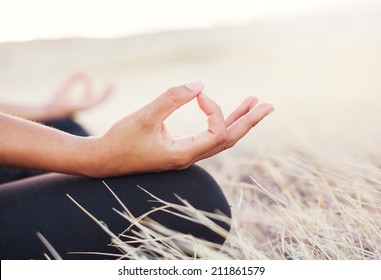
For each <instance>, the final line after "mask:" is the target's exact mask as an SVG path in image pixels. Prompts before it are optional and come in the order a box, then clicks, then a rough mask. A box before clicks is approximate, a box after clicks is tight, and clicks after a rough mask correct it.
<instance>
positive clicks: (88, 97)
mask: <svg viewBox="0 0 381 280" xmlns="http://www.w3.org/2000/svg"><path fill="white" fill-rule="evenodd" d="M75 86H81V87H82V89H83V92H82V94H81V96H79V99H73V98H72V97H73V96H72V89H73V87H75ZM112 93H113V87H112V86H111V85H109V86H107V87H106V88H105V89H104V90H103V91H102V92H101V93H100V94H96V93H94V90H93V85H92V83H91V80H90V79H89V77H88V76H87V75H86V74H84V73H77V74H75V75H73V76H72V77H70V78H69V79H68V80H67V81H66V82H65V83H64V84H63V85H62V86H61V87H60V88H59V89H58V90H57V91H56V92H55V94H53V96H52V98H51V99H49V100H48V101H47V102H46V103H44V104H42V105H37V106H30V105H25V106H24V105H20V104H10V103H0V111H1V112H4V113H8V114H12V115H14V116H18V117H21V118H24V119H28V120H34V121H47V120H51V119H58V118H63V117H68V116H73V115H74V114H75V113H76V112H78V111H83V110H87V109H89V108H92V107H94V106H96V105H98V104H101V103H102V102H104V101H105V100H107V99H108V98H109V97H110V96H111V95H112Z"/></svg>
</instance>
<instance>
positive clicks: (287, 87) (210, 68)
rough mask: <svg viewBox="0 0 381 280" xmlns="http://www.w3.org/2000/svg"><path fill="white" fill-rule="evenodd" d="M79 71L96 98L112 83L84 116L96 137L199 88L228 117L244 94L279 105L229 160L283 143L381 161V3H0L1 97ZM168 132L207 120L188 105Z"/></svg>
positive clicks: (50, 86) (31, 96)
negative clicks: (147, 107) (177, 90)
mask: <svg viewBox="0 0 381 280" xmlns="http://www.w3.org/2000/svg"><path fill="white" fill-rule="evenodd" d="M77 71H85V72H87V73H88V74H89V75H90V76H91V77H92V78H93V79H94V81H95V83H96V86H97V88H99V89H101V88H102V87H103V86H104V85H105V84H107V83H109V82H112V83H114V84H115V85H116V89H117V92H116V94H115V96H114V97H113V98H112V99H111V100H109V101H108V102H107V103H105V104H103V105H101V106H100V107H97V108H95V109H92V110H90V111H88V112H86V113H82V114H81V115H79V116H78V118H79V120H80V121H81V122H82V123H83V124H84V125H85V126H86V127H88V128H89V129H90V131H91V132H92V133H94V134H100V133H102V132H104V131H105V130H106V129H107V128H108V127H109V126H110V125H111V124H112V123H113V122H115V121H116V120H118V119H120V118H121V117H122V116H124V115H126V114H128V113H129V112H131V111H133V110H136V109H137V108H140V107H141V106H143V105H144V104H146V103H147V102H149V101H151V100H152V99H153V98H155V97H156V96H157V95H159V94H160V93H162V92H163V91H164V90H166V89H167V88H168V87H170V86H173V85H177V84H182V83H186V82H190V81H193V80H198V79H201V80H203V81H204V83H205V85H206V87H205V93H206V94H208V95H209V96H210V97H211V98H213V99H214V100H216V101H217V102H218V103H219V104H220V105H221V107H222V109H223V111H224V112H225V113H226V114H228V113H229V112H230V111H231V110H233V109H234V108H235V106H237V105H238V104H239V103H240V102H241V101H242V100H243V99H244V98H245V97H246V96H248V95H256V96H258V97H259V99H260V101H263V102H270V103H273V104H274V106H275V107H276V111H275V112H274V113H273V115H271V117H269V118H268V119H266V120H265V121H264V122H263V123H261V124H260V125H259V126H258V128H256V129H255V130H253V132H251V133H250V134H249V136H248V137H246V138H245V139H244V140H243V141H242V142H241V144H239V145H238V146H237V148H235V149H234V150H233V151H231V152H230V153H242V154H247V152H253V153H254V152H255V147H257V146H258V145H259V147H262V148H263V147H267V148H268V149H269V150H271V149H272V147H274V146H273V145H277V146H278V147H285V145H287V147H288V148H293V149H296V150H300V151H301V152H312V151H314V152H317V153H319V154H320V155H321V156H333V155H334V154H337V155H338V156H340V157H341V158H343V157H345V156H347V155H349V154H350V155H352V156H353V155H354V156H356V154H360V153H361V154H363V153H367V154H369V157H377V152H378V145H379V143H380V140H381V128H380V127H381V126H380V121H381V110H380V109H379V107H380V105H381V97H380V96H381V78H380V77H381V2H380V1H376V0H347V1H344V0H330V1H329V0H319V1H318V0H315V1H308V0H307V1H306V0H304V1H303V0H292V1H281V0H266V1H258V0H252V1H249V0H222V1H217V0H204V1H201V0H192V1H175V0H162V1H154V0H143V1H129V0H124V1H123V0H108V1H90V0H89V1H87V0H82V1H81V0H79V1H75V0H66V1H48V0H31V1H27V0H25V1H21V0H13V1H11V0H0V98H1V100H10V101H16V102H22V103H32V104H36V103H39V102H42V101H43V100H46V99H47V98H48V96H50V95H51V94H52V93H53V92H54V91H55V90H56V89H57V88H58V87H59V85H61V84H62V83H63V81H64V80H65V79H66V78H67V77H68V76H70V75H71V74H72V73H74V72H77ZM168 125H169V128H170V130H171V131H172V132H173V133H174V134H190V133H196V132H198V131H200V130H202V129H203V128H204V127H205V117H204V116H203V115H202V113H201V112H200V111H199V110H198V109H197V106H196V104H195V102H192V103H191V104H189V105H187V106H186V107H185V108H184V109H182V110H179V111H178V112H177V113H176V114H175V115H174V116H172V117H171V118H170V119H169V120H168ZM258 143H259V144H258ZM262 144H264V145H262ZM378 154H379V152H378Z"/></svg>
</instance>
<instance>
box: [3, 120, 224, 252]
mask: <svg viewBox="0 0 381 280" xmlns="http://www.w3.org/2000/svg"><path fill="white" fill-rule="evenodd" d="M67 122H68V123H69V122H71V121H70V120H67ZM73 125H74V123H73ZM5 173H6V171H5V170H1V172H0V178H1V176H2V174H5ZM104 181H105V182H106V183H107V184H108V185H109V186H110V187H111V189H112V190H113V191H114V192H115V194H116V195H117V196H118V197H119V198H120V199H121V201H122V202H123V203H124V204H125V205H126V207H127V208H128V209H129V210H130V211H131V212H132V214H133V215H134V216H135V217H137V216H139V215H141V214H144V213H146V212H148V211H150V210H152V208H153V207H157V206H160V205H158V203H157V202H151V201H150V200H152V197H151V196H150V195H148V194H147V193H146V192H144V191H143V190H141V189H140V188H139V187H138V186H140V187H142V188H144V189H145V190H147V191H148V192H150V193H152V194H153V195H155V196H157V197H159V198H161V199H163V200H165V201H168V202H174V203H177V204H180V202H179V200H178V199H177V198H176V197H175V196H174V194H177V195H178V196H180V197H181V198H184V199H186V200H187V201H188V202H189V203H190V204H192V205H193V206H194V207H195V208H197V209H200V210H205V211H208V212H216V211H221V212H222V213H224V214H225V215H227V216H230V208H229V205H228V203H227V201H226V198H225V196H224V195H223V193H222V191H221V189H220V187H219V186H218V184H217V183H216V181H215V180H214V179H213V178H212V177H211V176H210V175H209V174H208V173H207V172H206V171H205V170H203V169H201V168H200V167H198V166H195V165H194V166H191V167H190V168H188V169H186V170H182V171H168V172H163V173H147V174H138V175H130V176H122V177H115V178H106V179H104ZM66 194H69V195H70V196H71V197H73V198H74V199H75V200H76V201H77V202H78V203H80V204H81V205H82V206H83V207H84V208H85V209H86V210H88V211H89V212H90V213H91V214H93V215H94V216H95V217H96V218H98V219H99V220H101V221H103V222H104V223H105V224H106V225H107V227H108V228H109V229H110V230H111V231H112V232H114V233H115V234H118V233H122V232H123V231H124V230H125V229H126V228H127V227H128V226H129V222H127V221H126V220H125V219H124V218H123V217H121V216H119V215H118V214H117V213H115V211H113V210H112V208H116V209H119V210H123V209H122V207H121V206H120V204H119V203H118V202H117V200H116V199H115V198H114V197H113V196H112V194H111V193H110V192H109V190H108V189H107V188H106V187H105V186H104V184H103V183H102V180H100V179H91V178H86V177H80V176H72V175H63V174H55V173H49V174H43V175H38V176H33V177H29V178H25V179H21V180H16V181H12V182H8V183H3V184H0V259H41V258H44V255H43V253H44V252H47V250H46V248H45V247H44V245H43V244H42V242H41V241H40V240H39V239H38V238H37V236H36V232H37V231H39V232H41V233H42V234H43V236H44V237H45V238H46V239H47V240H48V241H49V242H50V243H51V244H52V245H53V247H54V248H55V249H56V250H57V252H58V253H59V254H60V255H61V256H62V257H63V258H64V259H105V258H107V256H105V255H87V254H86V255H85V254H67V253H69V252H103V253H120V252H119V251H118V250H117V249H116V248H114V247H111V246H108V245H107V244H109V243H110V237H109V236H108V235H107V234H106V233H105V232H104V231H103V230H102V229H101V228H100V227H99V226H98V225H97V224H96V223H95V222H94V221H92V220H91V219H90V218H89V217H88V216H87V215H86V214H85V213H84V212H83V211H82V210H80V209H79V208H78V207H77V206H76V205H75V204H74V203H73V202H72V201H71V200H69V199H68V198H67V196H66ZM149 217H150V218H152V219H153V220H155V221H157V222H159V223H160V224H162V225H164V226H166V227H168V228H171V229H174V230H177V231H180V232H183V233H190V234H192V235H194V236H196V237H200V238H203V239H206V240H209V241H212V242H215V243H223V242H224V238H223V237H221V236H219V235H218V234H216V233H214V232H213V231H211V230H210V229H208V228H206V227H204V226H201V225H199V224H196V223H193V222H190V221H187V220H185V219H182V218H179V217H176V216H174V215H172V214H169V213H165V212H163V211H157V212H154V213H153V214H150V215H149ZM216 222H217V223H218V224H220V225H221V226H223V227H224V228H225V229H229V226H228V225H226V224H224V223H221V222H218V221H216Z"/></svg>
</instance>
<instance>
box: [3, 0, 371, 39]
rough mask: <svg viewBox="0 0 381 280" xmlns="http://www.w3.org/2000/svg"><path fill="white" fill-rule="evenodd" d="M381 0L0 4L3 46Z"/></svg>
mask: <svg viewBox="0 0 381 280" xmlns="http://www.w3.org/2000/svg"><path fill="white" fill-rule="evenodd" d="M375 1H377V0H287V1H286V0H0V42H9V41H26V40H34V39H58V38H64V37H100V38H112V37H120V36H126V35H134V34H139V33H149V32H156V31H163V30H173V29H185V28H207V27H213V26H217V25H230V24H242V23H245V22H248V21H250V20H253V19H255V18H263V17H274V16H275V17H276V16H293V15H295V14H301V13H309V12H314V11H319V10H325V9H341V8H345V7H348V6H354V5H360V4H364V2H367V3H368V2H375Z"/></svg>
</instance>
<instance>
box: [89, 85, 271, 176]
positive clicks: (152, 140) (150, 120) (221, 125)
mask: <svg viewBox="0 0 381 280" xmlns="http://www.w3.org/2000/svg"><path fill="white" fill-rule="evenodd" d="M202 90H203V84H202V82H195V83H191V84H188V85H183V86H178V87H173V88H171V89H169V90H167V91H166V92H165V93H163V94H162V95H161V96H159V97H158V98H156V99H155V100H154V101H153V102H151V103H150V104H148V105H146V106H145V107H143V108H142V109H140V110H138V111H136V112H134V113H132V114H130V115H128V116H127V117H125V118H123V119H122V120H120V121H119V122H117V123H116V124H115V125H113V126H112V127H111V128H110V129H109V130H108V131H107V132H106V134H105V135H103V136H102V137H96V138H92V140H91V146H92V152H91V154H92V156H91V164H90V166H89V170H88V174H87V175H89V176H92V177H107V176H117V175H122V174H132V173H142V172H160V171H165V170H172V169H184V168H186V167H188V166H190V165H191V164H193V163H195V162H197V161H199V160H201V159H204V158H208V157H211V156H213V155H215V154H217V153H219V152H221V151H223V150H225V149H228V148H230V147H232V146H233V145H234V144H235V143H237V141H238V140H240V139H241V138H242V137H243V136H244V135H246V134H247V133H248V132H249V131H250V129H251V128H252V127H254V126H255V125H256V124H257V123H258V122H260V121H261V120H262V119H263V118H264V117H265V116H267V115H268V114H270V113H271V112H272V111H273V107H272V105H270V104H259V105H257V98H256V97H248V98H246V99H245V100H244V102H243V103H242V104H241V105H240V106H238V107H237V109H235V110H234V111H233V113H231V114H230V115H229V116H228V117H227V118H226V119H224V116H223V114H222V111H221V109H220V107H219V106H218V105H217V104H216V103H215V102H214V101H213V100H211V99H210V98H208V97H207V96H206V95H205V94H204V93H202ZM194 98H197V101H198V105H199V107H200V109H201V110H202V111H203V112H204V113H205V115H206V116H207V122H208V129H207V130H205V131H203V132H201V133H200V134H198V135H195V136H188V137H180V138H173V137H172V136H171V135H170V134H169V133H168V130H167V128H166V126H165V124H164V121H165V120H166V118H167V117H168V116H170V115H171V114H172V113H173V112H174V111H175V110H176V109H178V108H180V107H181V106H183V105H184V104H186V103H187V102H189V101H191V100H192V99H194Z"/></svg>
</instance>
